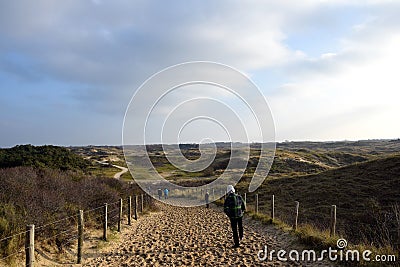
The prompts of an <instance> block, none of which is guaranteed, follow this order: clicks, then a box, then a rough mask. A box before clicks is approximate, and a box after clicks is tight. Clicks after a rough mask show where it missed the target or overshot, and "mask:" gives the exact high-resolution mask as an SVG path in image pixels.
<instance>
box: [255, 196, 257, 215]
mask: <svg viewBox="0 0 400 267" xmlns="http://www.w3.org/2000/svg"><path fill="white" fill-rule="evenodd" d="M255 210H256V214H258V194H256V209H255Z"/></svg>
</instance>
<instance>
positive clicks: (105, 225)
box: [103, 203, 108, 241]
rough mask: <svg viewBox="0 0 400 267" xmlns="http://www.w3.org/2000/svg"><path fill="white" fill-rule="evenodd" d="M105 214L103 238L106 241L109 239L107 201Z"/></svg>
mask: <svg viewBox="0 0 400 267" xmlns="http://www.w3.org/2000/svg"><path fill="white" fill-rule="evenodd" d="M103 213H104V214H103V215H104V217H103V240H104V241H107V223H108V222H107V219H108V218H107V216H108V215H107V213H108V212H107V203H104V210H103Z"/></svg>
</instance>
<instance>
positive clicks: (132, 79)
mask: <svg viewBox="0 0 400 267" xmlns="http://www.w3.org/2000/svg"><path fill="white" fill-rule="evenodd" d="M399 12H400V2H399V1H385V0H380V1H377V0H369V1H368V0H366V1H354V0H353V1H352V0H348V1H342V0H338V1H328V0H326V1H323V0H320V1H311V0H305V1H289V0H283V1H268V0H267V1H264V0H260V1H258V0H249V1H234V0H233V1H232V0H229V1H228V0H221V1H214V0H204V1H152V0H146V1H145V0H138V1H127V0H116V1H102V0H92V1H89V0H71V1H51V0H48V1H46V0H38V1H22V0H13V1H1V2H0V90H1V94H0V147H11V146H14V145H17V144H34V145H42V144H54V145H64V146H69V145H121V144H122V132H123V130H122V127H123V124H124V116H125V112H126V110H127V107H128V104H129V103H130V100H131V98H132V96H133V95H134V94H135V92H136V91H137V90H138V88H139V87H140V86H141V85H142V84H143V83H144V82H145V81H146V80H147V79H148V78H149V77H151V76H152V75H154V74H155V73H157V72H159V71H161V70H163V69H164V68H167V67H169V66H172V65H175V64H180V63H183V62H190V61H210V62H218V63H221V64H224V65H228V66H231V67H232V68H234V69H237V70H239V71H240V72H242V73H244V74H245V75H247V76H248V77H249V78H250V79H251V80H252V81H253V82H254V84H255V85H257V87H258V88H259V90H260V91H261V92H262V94H263V96H264V98H265V99H266V101H267V103H268V105H269V108H270V110H271V113H272V116H273V119H274V125H275V126H274V127H275V129H274V130H275V139H276V140H277V141H284V140H291V141H294V140H315V141H324V140H360V139H381V138H382V139H383V138H384V139H388V138H399V137H400V124H399V123H398V118H399V115H400V105H399V99H400V90H399V89H400V75H399V73H398V70H399V69H400V63H399V62H400V51H399V47H400V16H398V14H399ZM206 91H207V90H203V91H202V95H204V94H205V92H206ZM211 91H212V90H211ZM183 95H184V93H182V94H181V95H180V96H183ZM194 96H195V93H193V94H192V95H191V97H194ZM172 98H173V97H171V99H172ZM221 99H222V100H221V101H222V102H226V103H228V102H229V103H231V104H230V108H231V109H233V110H236V111H237V112H239V113H240V110H241V108H240V105H239V104H237V105H236V104H235V102H234V101H233V102H230V100H228V99H225V100H224V98H223V97H222V98H221ZM175 100H176V98H175ZM164 102H168V98H166V99H165V101H164ZM172 103H173V102H170V103H169V104H170V105H169V106H168V103H164V105H165V107H170V106H171V104H172ZM175 105H176V104H175ZM170 108H173V107H170ZM196 108H197V110H196V112H198V111H201V109H203V110H206V109H207V107H206V106H200V107H196V106H195V105H194V106H193V109H196ZM200 113H201V112H200ZM209 123H210V121H207V122H205V124H203V125H201V123H199V121H198V120H195V123H192V124H191V127H192V128H191V129H188V130H187V131H186V135H183V136H186V137H182V138H183V139H181V140H179V141H182V142H184V141H197V140H198V141H199V142H200V141H201V140H203V139H205V138H208V137H209V136H207V135H208V134H209V133H208V132H210V131H208V132H207V131H199V130H196V129H197V128H196V127H200V128H199V129H205V128H207V129H209V130H210V129H213V128H212V127H211V126H210V127H209V126H205V125H206V124H209ZM211 124H212V123H211ZM196 125H197V126H196ZM214 127H215V129H219V130H215V131H216V132H217V131H219V132H222V135H221V136H227V135H226V133H223V132H224V131H222V130H221V129H223V128H221V125H217V124H214ZM248 130H249V131H252V129H248ZM138 131H143V129H138ZM232 131H235V130H234V129H233V130H232ZM156 134H157V135H158V132H157V133H156ZM185 138H186V139H185ZM216 138H217V139H218V138H219V137H216ZM220 138H222V139H223V138H224V137H220ZM222 139H218V141H223V140H222ZM150 141H151V142H157V141H158V139H157V138H155V139H152V140H150ZM250 141H254V140H250Z"/></svg>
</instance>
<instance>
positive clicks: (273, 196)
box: [271, 195, 275, 220]
mask: <svg viewBox="0 0 400 267" xmlns="http://www.w3.org/2000/svg"><path fill="white" fill-rule="evenodd" d="M271 219H272V220H274V219H275V195H272V197H271Z"/></svg>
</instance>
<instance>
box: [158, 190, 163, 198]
mask: <svg viewBox="0 0 400 267" xmlns="http://www.w3.org/2000/svg"><path fill="white" fill-rule="evenodd" d="M157 193H158V199H161V197H162V189H161V188H158V190H157Z"/></svg>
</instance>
